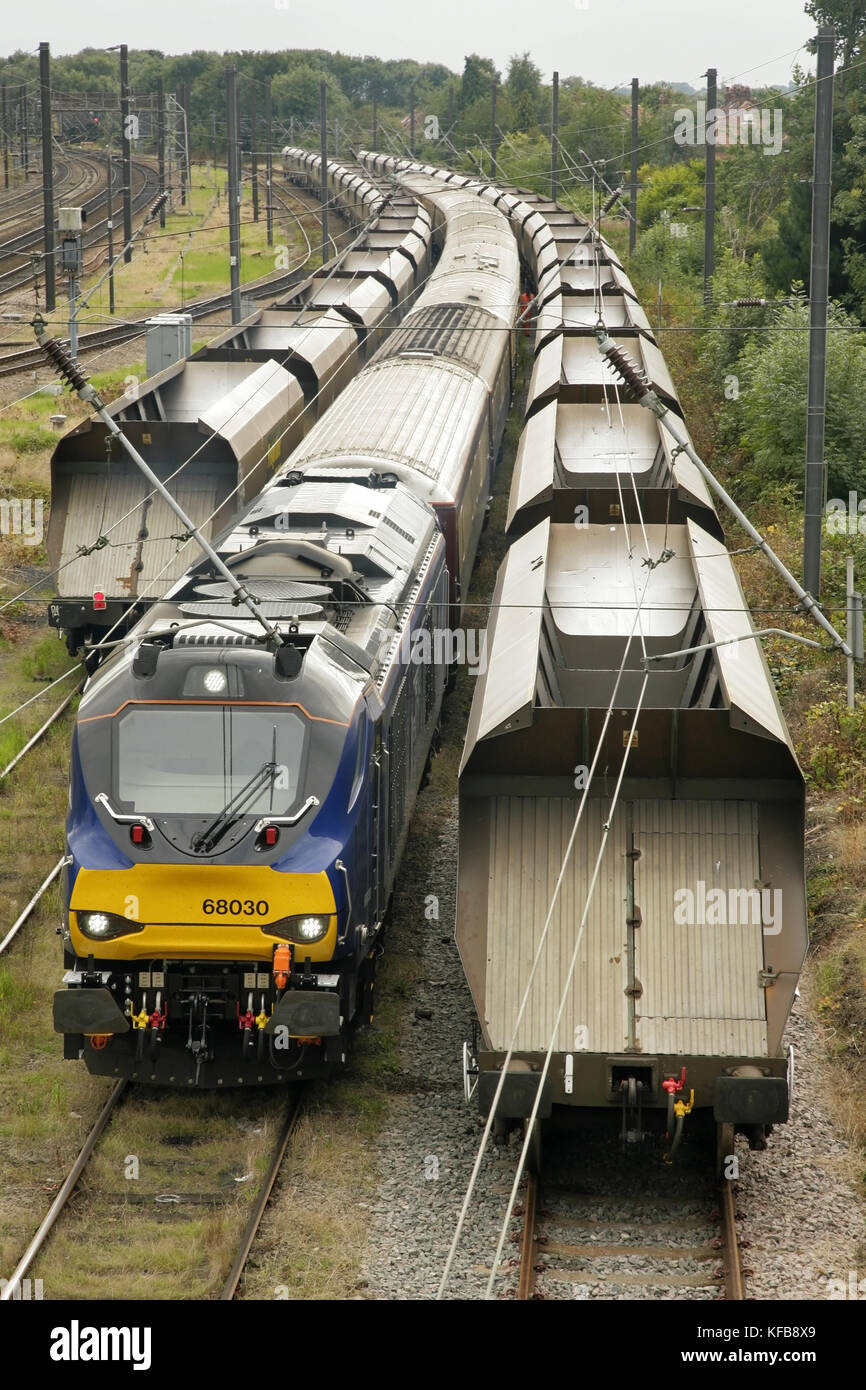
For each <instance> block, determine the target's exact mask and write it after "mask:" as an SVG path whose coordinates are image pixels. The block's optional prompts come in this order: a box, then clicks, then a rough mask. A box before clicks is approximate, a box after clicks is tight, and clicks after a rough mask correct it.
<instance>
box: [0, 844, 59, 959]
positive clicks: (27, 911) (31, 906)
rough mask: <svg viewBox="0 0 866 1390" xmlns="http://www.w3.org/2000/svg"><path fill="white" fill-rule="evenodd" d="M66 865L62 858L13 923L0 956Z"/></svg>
mask: <svg viewBox="0 0 866 1390" xmlns="http://www.w3.org/2000/svg"><path fill="white" fill-rule="evenodd" d="M65 863H66V859H65V857H62V858H60V859H58V861H57V863H56V864H55V865H54V868H53V869H52V870H51V873H50V874H49V875H48V877H47V878H46V879H45V880H44V881H43V883H42V885H41V887H40V888H38V889H37V890H36V892H35V893H34V894H33V897H32V898H31V899H30V901H29V903H28V904H27V906H26V907H25V909H24V911H23V912H21V913H20V914H19V915H18V917H17V918H16V919H15V921H14V922H13V923H12V926H11V927H10V928H9V930H8V932H7V933H6V935H5V936H4V938H3V940H2V941H0V956H2V954H3V952H4V951H5V950H6V947H7V946H9V945H10V943H11V942H12V941H13V940H14V939H15V937H16V936H17V935H18V932H19V930H20V928H21V927H23V926H24V923H25V922H26V921H27V918H28V917H29V916H30V914H31V912H32V911H33V909H34V907H35V906H36V904H37V903H38V902H39V899H40V898H41V897H42V896H43V895H44V894H45V893H46V892H47V891H48V889H49V888H50V887H51V885H52V883H53V882H54V880H55V879H56V877H57V875H58V874H59V873H60V870H61V869H62V868H63V865H64V864H65Z"/></svg>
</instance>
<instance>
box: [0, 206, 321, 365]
mask: <svg viewBox="0 0 866 1390" xmlns="http://www.w3.org/2000/svg"><path fill="white" fill-rule="evenodd" d="M294 191H295V190H294V189H293V190H292V193H294ZM310 197H311V198H312V195H310ZM299 201H300V202H302V203H303V197H299ZM304 206H309V208H310V211H311V212H313V211H314V210H315V206H318V205H317V204H316V202H315V199H314V198H313V199H312V205H310V204H304ZM292 215H293V216H297V214H292ZM332 215H337V214H334V213H332ZM329 240H330V241H331V243H332V245H336V243H335V242H334V239H333V237H331V238H329ZM307 241H308V243H309V238H307ZM335 254H336V253H335ZM304 274H305V272H304V269H303V267H300V268H295V269H294V270H290V271H287V272H286V273H285V274H280V275H266V276H262V277H260V278H259V279H258V280H251V281H249V282H248V283H247V284H245V285H242V286H241V293H242V294H244V295H246V296H247V297H248V298H251V299H263V298H267V297H269V296H271V295H278V294H282V293H283V292H284V291H286V290H289V289H291V288H292V286H293V285H295V284H297V283H298V282H299V281H300V280H302V279H303V278H304ZM230 306H231V294H230V293H226V294H218V295H214V296H212V297H211V298H209V299H199V300H193V301H192V302H190V303H188V304H185V305H184V306H183V312H184V313H185V314H191V315H192V317H193V319H200V318H207V317H208V316H209V315H210V314H215V313H218V312H219V311H220V310H222V309H228V308H230ZM166 312H170V310H168V309H167V310H166ZM144 325H145V320H144V319H136V320H133V321H131V322H129V323H124V324H118V325H116V326H114V327H111V328H100V329H95V330H94V331H93V332H90V333H82V334H81V335H80V336H79V339H78V356H79V358H82V357H83V356H84V355H85V353H88V352H97V351H100V350H101V349H103V348H107V347H114V346H119V345H120V344H122V343H126V342H130V341H131V340H132V339H134V338H138V337H140V336H141V335H142V334H143V333H144V331H145V327H144ZM44 366H45V355H44V353H43V352H42V351H41V349H40V348H22V349H21V350H20V351H18V352H10V353H6V354H4V355H3V356H2V357H0V377H3V376H13V375H15V374H16V373H17V372H23V371H32V370H33V369H34V368H38V367H44Z"/></svg>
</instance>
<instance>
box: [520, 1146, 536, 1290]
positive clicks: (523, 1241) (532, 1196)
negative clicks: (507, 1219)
mask: <svg viewBox="0 0 866 1390" xmlns="http://www.w3.org/2000/svg"><path fill="white" fill-rule="evenodd" d="M537 1215H538V1178H537V1177H536V1175H535V1173H528V1174H527V1177H526V1197H525V1201H524V1206H523V1230H522V1232H521V1234H520V1274H519V1276H518V1280H517V1297H518V1300H519V1301H520V1302H525V1301H527V1300H528V1299H531V1298H532V1295H533V1294H534V1292H535V1252H536V1229H535V1224H536V1220H537Z"/></svg>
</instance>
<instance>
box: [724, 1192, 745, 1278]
mask: <svg viewBox="0 0 866 1390" xmlns="http://www.w3.org/2000/svg"><path fill="white" fill-rule="evenodd" d="M722 1242H723V1247H722V1248H723V1253H724V1265H725V1298H726V1299H728V1300H729V1301H731V1302H742V1301H743V1299H744V1298H745V1297H746V1285H745V1281H744V1279H743V1266H742V1262H741V1260H740V1241H739V1238H738V1236H737V1212H736V1205H735V1202H734V1183H733V1179H732V1178H725V1180H724V1182H723V1183H722Z"/></svg>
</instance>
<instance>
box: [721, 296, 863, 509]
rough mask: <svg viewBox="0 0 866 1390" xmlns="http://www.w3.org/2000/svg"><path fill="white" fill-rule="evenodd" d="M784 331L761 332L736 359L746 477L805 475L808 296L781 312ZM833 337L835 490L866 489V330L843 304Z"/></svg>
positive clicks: (759, 481) (828, 446) (830, 387)
mask: <svg viewBox="0 0 866 1390" xmlns="http://www.w3.org/2000/svg"><path fill="white" fill-rule="evenodd" d="M774 326H775V327H776V328H777V329H778V332H763V333H755V334H754V335H752V336H751V337H750V339H749V341H748V342H747V344H746V346H745V348H744V349H743V351H742V353H741V354H740V356H739V358H738V359H737V364H736V366H735V368H734V371H735V373H736V375H737V377H738V378H739V382H740V399H739V401H738V402H737V405H738V409H739V419H740V422H741V424H740V442H741V444H742V446H743V447H744V448H745V449H746V450H747V451H748V453H749V454H750V455H751V457H752V463H751V464H750V465H747V467H746V470H745V472H746V474H747V475H748V476H746V477H745V478H744V481H745V483H746V484H747V485H748V486H750V487H753V488H754V489H755V490H756V491H757V492H760V491H761V489H762V488H763V487H764V486H766V484H767V483H768V482H783V481H794V482H795V483H797V484H799V485H801V484H802V481H803V459H804V452H803V441H804V439H805V437H806V401H807V382H808V370H809V368H808V357H809V354H808V346H809V345H808V337H809V334H808V328H809V305H808V301H807V300H806V298H805V297H804V296H800V297H799V299H798V302H797V303H796V304H794V305H792V306H790V307H787V308H782V309H780V310H779V311H778V316H777V318H776V322H775V325H774ZM829 326H830V333H829V334H828V339H827V428H826V436H825V457H826V459H827V482H828V488H829V492H830V495H831V496H835V497H845V496H846V495H847V493H848V491H849V490H852V491H856V492H860V493H863V492H864V491H866V460H864V457H863V444H862V441H863V438H864V435H866V334H863V333H860V332H856V331H855V329H854V320H852V319H851V318H850V316H849V315H847V314H846V313H845V311H844V310H843V309H841V308H840V307H839V306H838V305H836V304H833V305H831V308H830V319H829Z"/></svg>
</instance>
